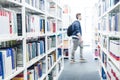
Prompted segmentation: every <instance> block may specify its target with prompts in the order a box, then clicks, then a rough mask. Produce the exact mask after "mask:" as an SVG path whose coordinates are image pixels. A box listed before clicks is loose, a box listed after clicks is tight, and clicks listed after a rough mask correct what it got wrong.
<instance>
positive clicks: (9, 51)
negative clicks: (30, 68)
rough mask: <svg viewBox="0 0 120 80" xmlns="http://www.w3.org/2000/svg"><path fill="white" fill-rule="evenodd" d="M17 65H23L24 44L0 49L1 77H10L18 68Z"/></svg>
mask: <svg viewBox="0 0 120 80" xmlns="http://www.w3.org/2000/svg"><path fill="white" fill-rule="evenodd" d="M17 67H23V52H22V45H18V46H17V47H14V48H6V49H0V77H2V79H4V78H6V77H8V76H9V75H11V74H12V73H14V72H15V71H16V70H17Z"/></svg>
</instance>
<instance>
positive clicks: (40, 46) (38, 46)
mask: <svg viewBox="0 0 120 80" xmlns="http://www.w3.org/2000/svg"><path fill="white" fill-rule="evenodd" d="M44 53H45V41H44V40H40V41H36V42H29V43H27V61H30V60H31V59H33V58H35V57H37V56H41V55H43V54H44Z"/></svg>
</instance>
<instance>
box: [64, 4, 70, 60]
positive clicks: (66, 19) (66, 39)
mask: <svg viewBox="0 0 120 80" xmlns="http://www.w3.org/2000/svg"><path fill="white" fill-rule="evenodd" d="M71 23H72V18H71V8H70V6H69V5H67V4H64V5H63V37H64V39H63V45H64V50H63V55H64V58H66V59H69V57H70V52H71V51H70V50H71V47H72V46H71V44H72V42H71V38H70V37H68V36H67V28H68V26H69V25H70V24H71Z"/></svg>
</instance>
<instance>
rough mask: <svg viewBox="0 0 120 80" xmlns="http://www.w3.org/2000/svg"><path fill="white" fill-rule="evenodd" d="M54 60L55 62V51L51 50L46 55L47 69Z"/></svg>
mask: <svg viewBox="0 0 120 80" xmlns="http://www.w3.org/2000/svg"><path fill="white" fill-rule="evenodd" d="M55 62H56V51H53V52H51V54H49V55H48V69H50V68H51V67H52V66H53V64H54V63H55Z"/></svg>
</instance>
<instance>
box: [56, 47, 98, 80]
mask: <svg viewBox="0 0 120 80" xmlns="http://www.w3.org/2000/svg"><path fill="white" fill-rule="evenodd" d="M83 53H84V57H85V58H86V60H87V62H86V63H80V62H79V48H78V49H77V50H76V55H75V59H76V62H75V63H70V61H69V59H65V66H64V70H63V72H62V74H61V75H60V77H59V79H58V80H100V76H99V73H98V69H99V67H98V60H95V59H94V53H93V50H92V48H91V47H90V46H85V47H84V49H83Z"/></svg>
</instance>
